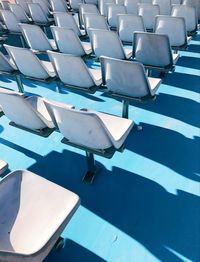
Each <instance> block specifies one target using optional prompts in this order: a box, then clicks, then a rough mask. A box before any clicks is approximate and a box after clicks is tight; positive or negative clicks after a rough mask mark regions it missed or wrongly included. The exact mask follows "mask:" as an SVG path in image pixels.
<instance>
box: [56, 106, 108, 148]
mask: <svg viewBox="0 0 200 262" xmlns="http://www.w3.org/2000/svg"><path fill="white" fill-rule="evenodd" d="M51 107H52V110H53V113H54V116H55V119H56V122H57V125H58V127H59V130H60V132H61V133H62V134H63V136H64V137H65V138H67V139H68V140H69V142H71V143H74V144H76V145H80V146H83V147H86V148H92V149H106V148H109V147H111V146H112V143H111V140H110V138H109V137H108V135H107V132H106V130H105V128H104V125H103V123H102V121H101V119H100V118H99V117H98V116H97V115H96V114H95V113H94V112H90V111H88V112H87V111H81V110H75V109H67V108H64V107H62V106H58V105H54V104H53V103H52V105H51Z"/></svg>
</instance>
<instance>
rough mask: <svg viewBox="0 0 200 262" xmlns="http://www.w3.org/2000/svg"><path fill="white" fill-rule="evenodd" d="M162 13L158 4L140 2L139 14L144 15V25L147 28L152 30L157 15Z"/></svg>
mask: <svg viewBox="0 0 200 262" xmlns="http://www.w3.org/2000/svg"><path fill="white" fill-rule="evenodd" d="M159 14H160V9H159V6H158V5H152V4H138V15H141V16H142V17H143V21H144V26H145V28H146V29H147V30H152V29H153V28H154V24H155V17H156V16H157V15H159Z"/></svg>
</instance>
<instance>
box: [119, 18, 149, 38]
mask: <svg viewBox="0 0 200 262" xmlns="http://www.w3.org/2000/svg"><path fill="white" fill-rule="evenodd" d="M117 31H118V34H119V37H120V39H121V41H122V42H124V43H132V42H133V32H135V31H142V32H144V31H145V27H144V22H143V18H142V16H139V15H131V14H126V15H118V26H117Z"/></svg>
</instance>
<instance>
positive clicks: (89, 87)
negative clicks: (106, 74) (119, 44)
mask: <svg viewBox="0 0 200 262" xmlns="http://www.w3.org/2000/svg"><path fill="white" fill-rule="evenodd" d="M48 55H49V57H50V60H51V61H52V63H53V65H54V67H55V69H56V72H57V74H58V76H59V78H60V80H61V84H62V85H64V86H65V87H68V88H73V89H79V90H82V91H86V92H89V93H94V92H95V91H96V90H97V89H98V88H99V87H100V85H101V84H102V78H101V70H98V69H90V68H88V67H87V66H86V64H85V63H84V61H83V59H82V58H81V57H78V56H73V55H69V54H62V53H56V52H52V51H48ZM77 74H78V77H77Z"/></svg>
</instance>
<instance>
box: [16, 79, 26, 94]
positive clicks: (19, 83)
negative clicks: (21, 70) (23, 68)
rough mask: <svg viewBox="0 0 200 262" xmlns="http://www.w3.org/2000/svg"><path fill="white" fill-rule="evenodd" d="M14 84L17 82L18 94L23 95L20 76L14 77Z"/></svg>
mask: <svg viewBox="0 0 200 262" xmlns="http://www.w3.org/2000/svg"><path fill="white" fill-rule="evenodd" d="M15 78H16V82H17V86H18V90H19V92H20V93H24V86H23V84H22V79H21V76H20V75H16V76H15Z"/></svg>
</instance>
